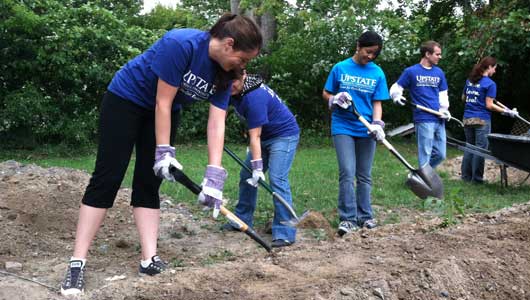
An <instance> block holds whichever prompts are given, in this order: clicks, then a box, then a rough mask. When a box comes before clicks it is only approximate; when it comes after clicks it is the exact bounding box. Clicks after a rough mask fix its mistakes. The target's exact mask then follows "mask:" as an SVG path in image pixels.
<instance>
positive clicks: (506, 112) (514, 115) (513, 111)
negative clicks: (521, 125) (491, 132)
mask: <svg viewBox="0 0 530 300" xmlns="http://www.w3.org/2000/svg"><path fill="white" fill-rule="evenodd" d="M501 114H503V115H505V116H508V117H511V118H517V116H518V115H519V112H518V111H517V108H513V109H509V108H505V109H504V111H503V112H502V113H501Z"/></svg>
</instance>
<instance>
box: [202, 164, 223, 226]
mask: <svg viewBox="0 0 530 300" xmlns="http://www.w3.org/2000/svg"><path fill="white" fill-rule="evenodd" d="M227 176H228V173H227V172H226V170H225V169H224V168H223V167H220V166H214V165H207V166H206V172H205V173H204V179H203V181H202V184H201V186H202V192H200V193H199V196H198V197H197V201H199V203H200V204H202V205H204V206H206V207H207V208H213V214H212V215H213V218H214V219H217V216H218V215H219V211H220V210H221V206H222V205H224V200H223V188H224V185H225V181H226V177H227Z"/></svg>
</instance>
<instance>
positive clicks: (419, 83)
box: [390, 41, 451, 168]
mask: <svg viewBox="0 0 530 300" xmlns="http://www.w3.org/2000/svg"><path fill="white" fill-rule="evenodd" d="M420 53H421V60H420V63H418V64H415V65H413V66H411V67H408V68H406V69H405V71H403V73H402V74H401V76H400V77H399V79H398V81H397V82H396V83H394V84H393V85H392V87H391V88H390V96H391V97H392V99H393V100H394V103H396V104H398V105H402V106H403V105H405V98H404V97H403V90H404V89H408V90H409V93H410V97H411V98H412V103H414V104H419V105H422V106H425V107H427V108H430V109H432V110H435V111H439V112H441V113H442V114H443V116H442V117H439V116H437V115H434V114H432V113H429V112H425V111H423V110H420V109H417V108H416V109H414V117H413V118H414V126H415V127H416V138H417V143H418V161H419V165H420V167H423V166H425V165H426V164H430V165H431V167H432V168H435V167H436V166H438V165H439V164H440V163H441V162H442V161H443V160H444V159H445V155H446V146H445V140H446V136H445V122H446V121H447V120H449V118H450V117H451V114H450V113H449V110H448V109H449V98H448V94H447V81H446V79H445V74H444V72H443V71H442V69H440V68H439V67H437V65H438V62H439V61H440V59H441V58H442V47H441V46H440V44H438V43H437V42H435V41H428V42H425V43H423V44H422V45H421V48H420Z"/></svg>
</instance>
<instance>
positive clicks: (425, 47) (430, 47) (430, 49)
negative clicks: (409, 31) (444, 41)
mask: <svg viewBox="0 0 530 300" xmlns="http://www.w3.org/2000/svg"><path fill="white" fill-rule="evenodd" d="M435 47H438V48H440V49H442V46H440V44H439V43H438V42H435V41H426V42H424V43H423V44H421V47H420V54H421V57H425V54H426V53H431V54H432V53H434V48H435Z"/></svg>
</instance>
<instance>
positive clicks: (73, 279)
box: [61, 260, 85, 296]
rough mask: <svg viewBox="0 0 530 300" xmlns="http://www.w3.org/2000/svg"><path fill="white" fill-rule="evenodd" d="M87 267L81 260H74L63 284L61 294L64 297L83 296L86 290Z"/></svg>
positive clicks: (69, 266)
mask: <svg viewBox="0 0 530 300" xmlns="http://www.w3.org/2000/svg"><path fill="white" fill-rule="evenodd" d="M84 273H85V266H83V262H82V261H80V260H72V261H70V264H69V265H68V271H67V272H66V278H65V279H64V281H63V283H62V284H61V294H62V295H63V296H70V295H78V294H82V293H83V291H84V290H85V278H84Z"/></svg>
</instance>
